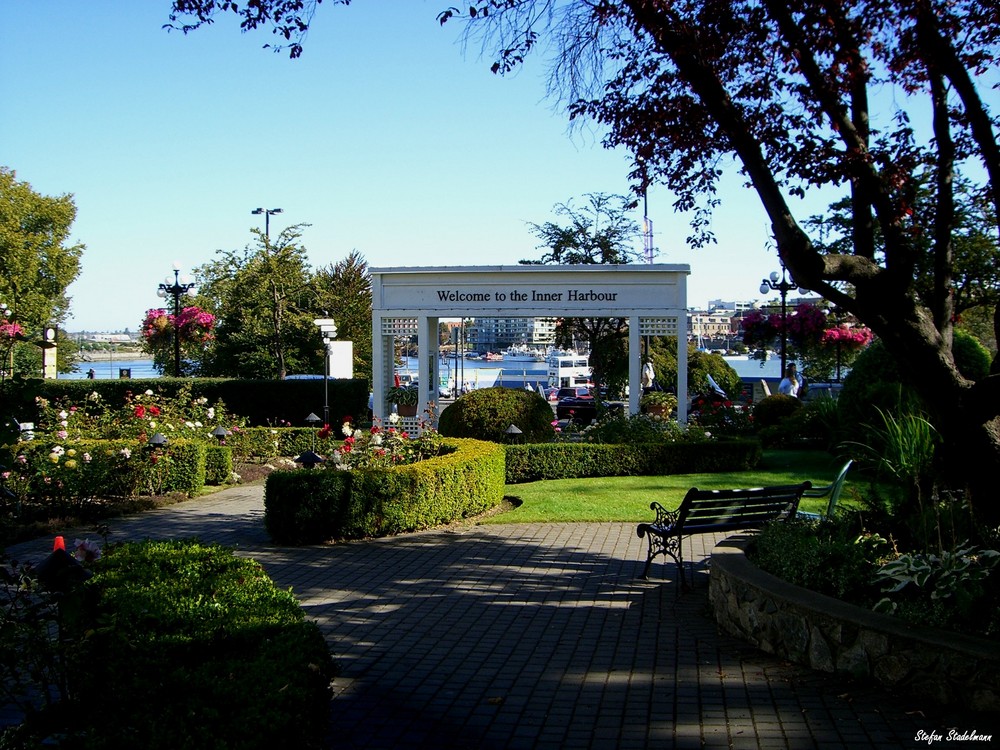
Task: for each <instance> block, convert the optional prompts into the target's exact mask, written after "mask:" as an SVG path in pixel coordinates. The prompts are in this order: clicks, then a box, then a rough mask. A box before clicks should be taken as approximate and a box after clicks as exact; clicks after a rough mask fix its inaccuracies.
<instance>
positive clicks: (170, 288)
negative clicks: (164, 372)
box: [156, 262, 195, 378]
mask: <svg viewBox="0 0 1000 750" xmlns="http://www.w3.org/2000/svg"><path fill="white" fill-rule="evenodd" d="M180 268H181V265H180V263H177V262H175V263H174V278H173V281H171V279H170V277H169V276H167V277H166V279H164V281H163V283H162V284H160V288H159V289H158V290H157V291H156V296H157V297H162V298H164V299H165V298H166V297H168V296H170V297H172V298H173V300H174V331H173V334H174V377H175V378H179V377H180V376H181V332H180V318H181V297H184V296H188V297H193V296H194V295H195V291H194V282H193V281H191V282H189V281H188V278H187V276H184V277H182V276H181V275H180V274H181V271H180Z"/></svg>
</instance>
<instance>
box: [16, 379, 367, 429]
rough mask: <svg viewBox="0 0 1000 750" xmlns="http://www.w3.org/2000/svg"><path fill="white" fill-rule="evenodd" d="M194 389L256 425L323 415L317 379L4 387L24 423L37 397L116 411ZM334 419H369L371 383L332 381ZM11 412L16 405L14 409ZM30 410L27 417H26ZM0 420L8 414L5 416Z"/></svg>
mask: <svg viewBox="0 0 1000 750" xmlns="http://www.w3.org/2000/svg"><path fill="white" fill-rule="evenodd" d="M183 386H190V388H191V395H192V396H193V397H194V398H201V397H205V398H207V399H208V401H209V403H216V402H217V401H219V400H220V399H221V401H222V402H223V403H224V404H225V405H226V409H227V410H228V411H229V412H230V413H232V414H238V415H239V416H241V417H245V418H246V419H247V421H248V423H249V424H251V425H254V426H262V425H277V424H283V423H287V424H291V425H302V424H304V420H305V417H306V416H307V415H308V414H309V413H310V412H312V413H315V414H319V415H322V413H323V403H324V381H323V380H322V379H316V380H236V379H228V378H143V379H141V380H37V379H34V380H20V379H14V380H7V381H5V382H4V383H0V402H2V403H5V404H18V405H19V406H18V407H17V409H16V411H17V413H15V414H13V416H15V417H17V419H18V421H19V422H37V421H38V418H37V413H35V412H34V411H33V410H34V406H33V405H34V399H35V396H42V397H43V398H46V399H48V400H50V401H52V400H56V399H61V398H67V399H69V400H70V401H73V402H78V403H79V402H83V401H84V400H85V399H86V398H87V396H88V395H89V394H91V393H92V392H94V391H97V392H98V393H99V394H100V396H101V398H102V399H103V400H104V402H105V403H106V404H108V405H109V406H110V407H111V408H118V407H120V406H122V405H123V404H124V403H125V401H126V396H127V395H128V394H130V393H132V394H136V393H142V392H143V391H146V390H152V391H153V392H154V393H160V394H163V395H164V396H166V397H168V398H172V397H173V396H175V395H176V393H177V392H178V391H179V390H180V389H181V388H182V387H183ZM328 394H329V396H328V397H329V404H330V420H331V422H332V423H333V424H340V423H341V422H342V421H343V417H347V416H353V417H354V421H359V420H360V421H364V417H365V415H366V414H367V413H368V382H367V381H365V380H359V379H351V380H347V379H331V380H330V381H329V390H328ZM9 408H12V407H9ZM25 412H27V413H25ZM0 416H4V415H2V414H0Z"/></svg>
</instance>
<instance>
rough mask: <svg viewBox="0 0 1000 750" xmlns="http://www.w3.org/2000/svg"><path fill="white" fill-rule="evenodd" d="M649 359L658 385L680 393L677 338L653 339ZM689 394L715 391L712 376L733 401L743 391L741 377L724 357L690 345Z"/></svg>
mask: <svg viewBox="0 0 1000 750" xmlns="http://www.w3.org/2000/svg"><path fill="white" fill-rule="evenodd" d="M648 357H649V360H650V361H651V362H652V363H653V372H654V373H655V374H656V382H657V383H658V384H659V385H660V386H662V387H663V388H665V389H667V390H670V391H673V392H675V393H676V392H677V338H676V337H674V336H654V337H651V338H650V339H649V348H648ZM687 357H688V392H689V393H693V394H697V393H708V392H710V391H711V390H712V388H711V386H710V385H709V382H708V376H709V375H711V376H712V379H713V380H715V382H716V383H718V384H719V387H720V388H722V390H724V391H725V392H726V395H727V396H729V397H730V398H732V399H735V398H737V397H738V396H739V395H740V393H741V391H742V390H743V381H742V380H741V379H740V376H739V374H738V373H737V372H736V370H734V369H733V368H732V367H730V366H729V363H728V362H726V360H725V359H724V358H723V357H722V355H721V354H714V353H709V352H703V351H699V350H698V349H697V348H696V347H695V345H694V344H693V343H689V344H688V345H687Z"/></svg>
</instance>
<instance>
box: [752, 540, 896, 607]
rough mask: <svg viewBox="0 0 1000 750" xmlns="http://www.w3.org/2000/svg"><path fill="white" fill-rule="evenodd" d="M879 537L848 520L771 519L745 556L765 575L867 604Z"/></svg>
mask: <svg viewBox="0 0 1000 750" xmlns="http://www.w3.org/2000/svg"><path fill="white" fill-rule="evenodd" d="M885 547H886V543H885V541H884V540H883V539H882V538H881V537H879V536H877V535H875V536H872V535H866V534H861V533H859V531H858V530H857V529H856V528H855V527H854V525H853V523H852V522H851V521H824V522H821V523H813V522H806V521H790V522H787V523H786V522H782V523H771V524H768V525H767V526H765V527H764V528H762V529H761V531H760V533H759V534H758V536H757V537H756V539H755V540H754V542H753V544H752V545H751V547H750V548H749V549H748V551H747V556H748V558H749V559H750V560H752V561H753V562H754V563H755V564H756V565H757V566H759V567H760V568H761V569H762V570H765V571H767V572H768V573H770V574H772V575H774V576H777V577H778V578H781V579H782V580H785V581H788V582H789V583H792V584H795V585H796V586H802V587H803V588H807V589H810V590H812V591H816V592H818V593H821V594H826V595H827V596H833V597H837V598H838V599H845V600H848V601H855V602H862V603H867V604H870V602H871V601H872V597H873V595H874V588H873V586H872V578H873V576H874V573H875V571H876V570H877V568H878V560H879V555H880V554H882V553H883V552H884V550H885Z"/></svg>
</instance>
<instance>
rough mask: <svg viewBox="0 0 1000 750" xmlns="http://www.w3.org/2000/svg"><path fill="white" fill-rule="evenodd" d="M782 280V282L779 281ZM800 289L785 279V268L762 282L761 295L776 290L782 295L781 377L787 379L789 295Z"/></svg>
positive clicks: (803, 290)
mask: <svg viewBox="0 0 1000 750" xmlns="http://www.w3.org/2000/svg"><path fill="white" fill-rule="evenodd" d="M779 279H780V280H779ZM796 287H798V284H796V283H795V280H794V279H790V278H786V277H785V267H784V266H782V267H781V274H780V275H779V274H778V272H777V271H771V274H770V275H769V276H768V278H766V279H762V280H761V282H760V293H761V294H767V293H768V292H769V291H771V290H774V291H776V292H778V294H780V295H781V377H785V367H786V366H787V364H788V293H789V292H790V291H791V290H793V289H795V288H796ZM806 291H807V290H806V289H802V288H799V292H801V293H802V294H805V293H806Z"/></svg>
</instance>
